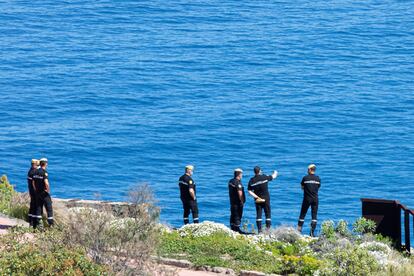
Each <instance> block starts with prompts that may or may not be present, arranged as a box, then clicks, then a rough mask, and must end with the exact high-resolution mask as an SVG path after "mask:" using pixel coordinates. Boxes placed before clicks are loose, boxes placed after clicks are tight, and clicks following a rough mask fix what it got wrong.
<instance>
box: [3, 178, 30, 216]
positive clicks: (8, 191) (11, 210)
mask: <svg viewBox="0 0 414 276" xmlns="http://www.w3.org/2000/svg"><path fill="white" fill-rule="evenodd" d="M0 213H3V214H6V215H9V216H11V217H15V218H19V219H23V220H26V219H27V215H28V213H29V198H28V195H27V194H21V193H17V192H16V191H15V190H14V187H13V185H11V184H10V182H9V180H8V179H7V176H5V175H3V176H2V177H1V178H0Z"/></svg>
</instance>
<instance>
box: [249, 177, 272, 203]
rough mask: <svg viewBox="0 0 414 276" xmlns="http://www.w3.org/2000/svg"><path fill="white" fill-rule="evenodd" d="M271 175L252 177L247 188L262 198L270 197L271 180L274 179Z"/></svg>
mask: <svg viewBox="0 0 414 276" xmlns="http://www.w3.org/2000/svg"><path fill="white" fill-rule="evenodd" d="M272 180H273V177H272V176H271V175H256V176H254V177H252V178H251V179H250V181H249V185H248V186H247V190H249V191H252V192H254V193H255V194H256V195H257V196H259V197H261V198H269V197H270V195H269V188H268V186H269V181H272Z"/></svg>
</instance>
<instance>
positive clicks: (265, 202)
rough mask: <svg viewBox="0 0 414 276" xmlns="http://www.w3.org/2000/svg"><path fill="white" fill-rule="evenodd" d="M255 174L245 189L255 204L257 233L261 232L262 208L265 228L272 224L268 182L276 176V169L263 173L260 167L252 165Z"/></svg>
mask: <svg viewBox="0 0 414 276" xmlns="http://www.w3.org/2000/svg"><path fill="white" fill-rule="evenodd" d="M254 174H255V176H254V177H252V178H251V179H250V181H249V185H248V187H247V190H248V191H249V194H250V195H251V196H252V197H253V198H254V199H255V203H256V204H255V205H256V224H257V230H258V232H259V233H261V232H262V210H264V213H265V216H266V229H269V228H270V227H271V225H272V218H271V208H270V194H269V188H268V184H269V181H272V180H274V179H275V178H276V177H277V171H274V172H273V174H272V175H263V174H262V170H261V169H260V167H257V166H256V167H254Z"/></svg>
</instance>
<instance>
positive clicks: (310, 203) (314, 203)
mask: <svg viewBox="0 0 414 276" xmlns="http://www.w3.org/2000/svg"><path fill="white" fill-rule="evenodd" d="M318 205H319V201H318V199H310V198H304V199H303V202H302V208H301V210H300V216H299V222H298V225H299V226H303V223H304V222H305V217H306V213H307V212H308V210H309V207H311V210H312V222H311V227H312V231H314V230H315V228H316V224H317V223H318Z"/></svg>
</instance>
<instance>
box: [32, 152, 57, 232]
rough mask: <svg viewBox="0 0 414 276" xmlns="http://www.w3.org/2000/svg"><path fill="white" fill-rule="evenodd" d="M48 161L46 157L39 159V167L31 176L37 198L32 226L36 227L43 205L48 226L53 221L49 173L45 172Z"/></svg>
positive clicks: (40, 217)
mask: <svg viewBox="0 0 414 276" xmlns="http://www.w3.org/2000/svg"><path fill="white" fill-rule="evenodd" d="M47 165H48V161H47V159H46V158H42V159H40V168H39V169H38V170H37V172H36V174H35V175H34V176H33V185H34V190H35V195H36V198H37V201H36V214H35V216H36V217H35V221H34V223H33V227H34V228H37V227H38V225H39V223H40V220H41V219H42V210H43V206H44V207H45V208H46V213H47V222H48V224H49V226H52V225H53V223H54V220H53V207H52V198H51V197H50V183H49V175H48V173H47Z"/></svg>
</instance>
